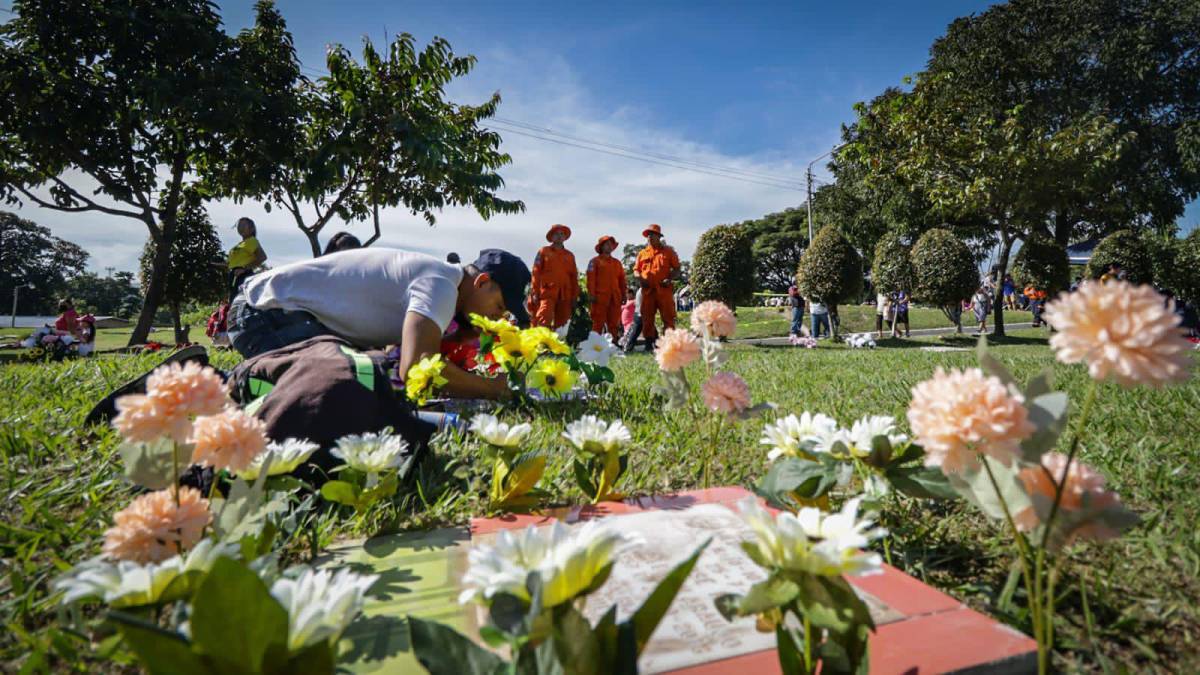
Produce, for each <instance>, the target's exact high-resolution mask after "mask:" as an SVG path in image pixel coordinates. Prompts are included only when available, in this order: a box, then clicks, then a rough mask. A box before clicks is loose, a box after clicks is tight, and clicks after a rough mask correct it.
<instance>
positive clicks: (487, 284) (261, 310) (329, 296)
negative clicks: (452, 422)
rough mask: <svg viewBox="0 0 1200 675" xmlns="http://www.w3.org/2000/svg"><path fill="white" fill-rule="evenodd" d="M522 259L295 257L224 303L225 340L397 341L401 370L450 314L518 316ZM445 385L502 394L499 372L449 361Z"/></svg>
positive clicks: (436, 342)
mask: <svg viewBox="0 0 1200 675" xmlns="http://www.w3.org/2000/svg"><path fill="white" fill-rule="evenodd" d="M528 283H529V268H528V267H526V266H525V263H524V262H522V261H521V259H520V258H518V257H517V256H515V255H513V254H511V253H509V252H507V251H501V250H498V249H487V250H484V251H480V252H479V258H478V259H477V260H476V261H475V262H474V264H471V265H452V264H449V263H446V262H443V261H441V260H438V259H437V258H434V257H432V256H427V255H424V254H421V253H413V252H409V251H401V250H397V249H389V248H378V247H371V248H360V249H354V250H349V251H342V252H340V253H338V254H337V255H330V256H322V257H320V258H313V259H311V260H301V261H299V262H294V263H291V264H288V265H283V266H281V267H276V268H275V269H272V270H268V271H266V272H263V273H262V274H258V275H256V276H254V277H251V278H250V279H248V280H247V281H246V283H245V284H244V285H243V286H242V288H241V290H240V292H239V293H238V295H237V297H236V298H235V299H234V301H233V303H231V305H230V307H229V314H228V319H227V320H228V329H229V339H230V342H231V343H232V344H233V347H234V349H236V350H237V351H238V352H240V353H241V354H242V356H244V357H245V358H247V359H249V358H252V357H254V356H257V355H258V354H262V353H264V352H268V351H272V350H275V349H279V348H281V347H286V346H288V345H291V344H296V343H298V342H302V341H304V340H307V339H309V338H312V337H316V336H318V335H336V336H338V337H341V338H343V339H345V340H346V341H347V342H349V343H350V344H352V345H354V346H356V347H359V348H363V349H372V348H382V347H385V346H387V345H390V344H398V345H399V347H400V372H402V373H407V372H408V369H409V368H410V367H411V366H412V365H413V364H415V363H417V362H418V361H420V360H421V359H422V358H424V357H426V356H432V355H435V354H438V353H439V349H440V346H441V339H442V334H443V333H444V332H445V331H446V328H447V327H448V326H449V325H450V322H451V321H457V322H458V324H459V325H467V324H468V323H469V319H468V317H469V315H471V314H480V315H483V316H486V317H488V318H492V319H499V318H501V317H503V316H504V315H505V313H506V312H507V313H511V314H512V315H513V317H514V318H515V319H516V321H517V323H518V324H519V325H523V326H524V325H528V323H529V316H528V315H527V314H526V313H525V309H524V307H522V306H521V299H522V298H523V297H524V294H525V287H526V286H527V285H528ZM442 375H443V376H444V377H445V378H446V379H447V380H448V382H447V384H446V385H445V386H444V388H443V390H444V391H445V392H446V393H447V394H448V395H450V396H458V397H464V398H499V397H502V396H504V395H506V394H507V389H508V386H507V384H506V383H505V382H504V380H503V378H497V379H486V378H482V377H479V376H478V375H474V374H472V373H468V372H467V371H465V370H462V369H461V368H458V367H457V366H454V365H453V364H447V365H446V367H445V369H444V370H443V371H442Z"/></svg>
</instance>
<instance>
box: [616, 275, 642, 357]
mask: <svg viewBox="0 0 1200 675" xmlns="http://www.w3.org/2000/svg"><path fill="white" fill-rule="evenodd" d="M625 295H626V297H628V298H630V299H631V300H632V305H633V307H632V308H630V310H629V311H630V313H631V316H632V317H633V320H632V321H631V322H630V323H628V324H626V325H625V337H623V338H621V340H622V343H621V348H622V349H624V350H625V353H626V354H628V353H629V352H631V351H633V348H634V346H635V345H636V344H637V339H638V336H639V335H641V334H642V289H640V288H639V289H637V291H636V292H634V290H633V289H632V288H630V289H627V290H626V291H625ZM629 304H631V303H626V307H628V306H629ZM624 312H625V310H624V309H622V314H621V318H622V320H624V317H625V314H624Z"/></svg>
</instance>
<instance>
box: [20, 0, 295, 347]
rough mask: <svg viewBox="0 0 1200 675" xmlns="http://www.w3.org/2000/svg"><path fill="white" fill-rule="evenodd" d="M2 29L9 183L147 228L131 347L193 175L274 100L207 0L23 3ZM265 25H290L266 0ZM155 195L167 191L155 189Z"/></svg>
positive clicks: (46, 204) (53, 203) (155, 301)
mask: <svg viewBox="0 0 1200 675" xmlns="http://www.w3.org/2000/svg"><path fill="white" fill-rule="evenodd" d="M13 10H14V16H13V18H12V19H11V20H9V21H8V22H7V23H5V24H4V25H3V26H2V27H0V92H2V95H0V192H2V193H3V195H4V198H5V199H6V201H7V202H9V203H21V202H29V203H32V204H36V205H37V206H40V207H43V208H48V209H53V210H57V211H65V212H69V213H82V212H98V213H104V214H108V215H112V216H119V217H123V218H131V219H133V220H137V221H140V222H142V223H144V224H145V226H146V229H147V230H148V232H149V234H150V238H151V239H152V240H153V241H154V243H155V244H156V247H157V248H156V250H157V251H158V255H157V256H156V257H155V259H154V261H153V264H152V266H151V274H150V277H149V279H148V280H147V284H146V287H145V289H144V291H145V304H144V306H143V307H142V311H141V314H140V316H139V317H138V321H137V326H136V327H135V329H134V331H133V334H132V335H131V336H130V343H131V344H134V343H138V342H144V341H145V339H146V337H147V335H149V331H150V327H151V323H152V321H153V319H154V314H155V312H156V311H157V309H158V305H159V302H160V301H161V298H162V293H163V287H164V285H165V280H166V271H167V265H168V262H169V260H168V252H169V251H170V249H171V244H172V242H173V241H174V238H175V231H176V226H177V219H178V214H179V208H180V201H181V196H182V193H183V188H184V186H185V183H186V182H187V181H189V180H192V177H193V176H195V175H203V174H205V173H207V172H208V171H210V170H211V169H212V168H213V167H215V166H219V165H220V164H221V162H222V160H223V158H224V157H225V156H226V155H228V154H229V153H230V152H232V151H234V150H236V149H238V147H239V145H240V144H241V142H242V141H244V140H245V139H246V138H248V137H250V136H251V134H250V133H249V131H250V130H253V131H254V132H255V133H265V130H267V129H269V128H270V126H271V125H270V124H268V123H267V120H266V119H265V118H266V117H267V116H269V115H270V114H271V110H272V107H271V106H269V105H267V104H268V103H269V102H270V101H272V100H274V99H275V98H276V97H277V94H278V92H276V91H272V90H271V86H272V85H273V83H272V82H269V81H265V80H264V79H263V75H264V72H266V71H267V69H264V68H262V67H261V65H262V64H261V63H259V62H257V59H255V58H252V57H253V56H254V55H258V54H263V53H271V52H273V51H274V49H273V48H272V47H271V46H266V45H263V44H261V42H260V41H261V40H262V39H264V36H266V35H274V36H276V37H278V33H277V32H276V33H268V32H256V31H254V30H250V31H247V32H245V33H243V34H242V35H240V36H238V37H237V38H236V39H235V38H232V37H230V36H228V35H226V34H225V33H224V32H223V31H222V30H221V19H220V16H219V15H218V14H217V12H216V7H215V5H213V4H212V3H211V2H208V1H207V0H177V1H175V2H143V1H133V0H116V1H111V0H75V1H73V2H59V1H57V0H17V1H16V2H14V3H13ZM257 21H259V22H265V23H273V24H280V23H282V21H281V20H280V19H279V17H278V15H277V13H275V12H274V8H273V7H272V6H271V5H270V4H269V3H267V2H261V3H259V5H258V6H257ZM156 195H158V196H159V197H158V198H156Z"/></svg>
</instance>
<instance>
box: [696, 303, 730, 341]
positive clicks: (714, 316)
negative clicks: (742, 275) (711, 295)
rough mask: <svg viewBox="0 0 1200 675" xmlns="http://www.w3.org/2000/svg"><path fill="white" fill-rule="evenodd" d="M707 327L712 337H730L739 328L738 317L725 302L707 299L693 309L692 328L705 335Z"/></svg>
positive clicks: (698, 333)
mask: <svg viewBox="0 0 1200 675" xmlns="http://www.w3.org/2000/svg"><path fill="white" fill-rule="evenodd" d="M706 327H707V328H708V334H709V336H711V337H729V336H731V335H733V332H734V331H735V330H737V317H735V316H734V315H733V310H731V309H729V306H728V305H726V304H725V303H723V302H720V301H717V300H706V301H704V302H702V303H700V304H699V305H696V307H695V309H693V310H692V330H693V331H695V332H696V334H697V335H704V329H705V328H706Z"/></svg>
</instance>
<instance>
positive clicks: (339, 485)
mask: <svg viewBox="0 0 1200 675" xmlns="http://www.w3.org/2000/svg"><path fill="white" fill-rule="evenodd" d="M360 494H362V490H361V489H360V488H359V487H358V486H357V485H354V484H353V483H347V482H346V481H341V480H331V481H328V482H326V483H325V484H324V485H322V486H321V496H322V497H324V498H325V500H326V501H330V502H334V503H335V504H345V505H346V506H353V507H355V508H358V502H359V500H358V497H359V495H360Z"/></svg>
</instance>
